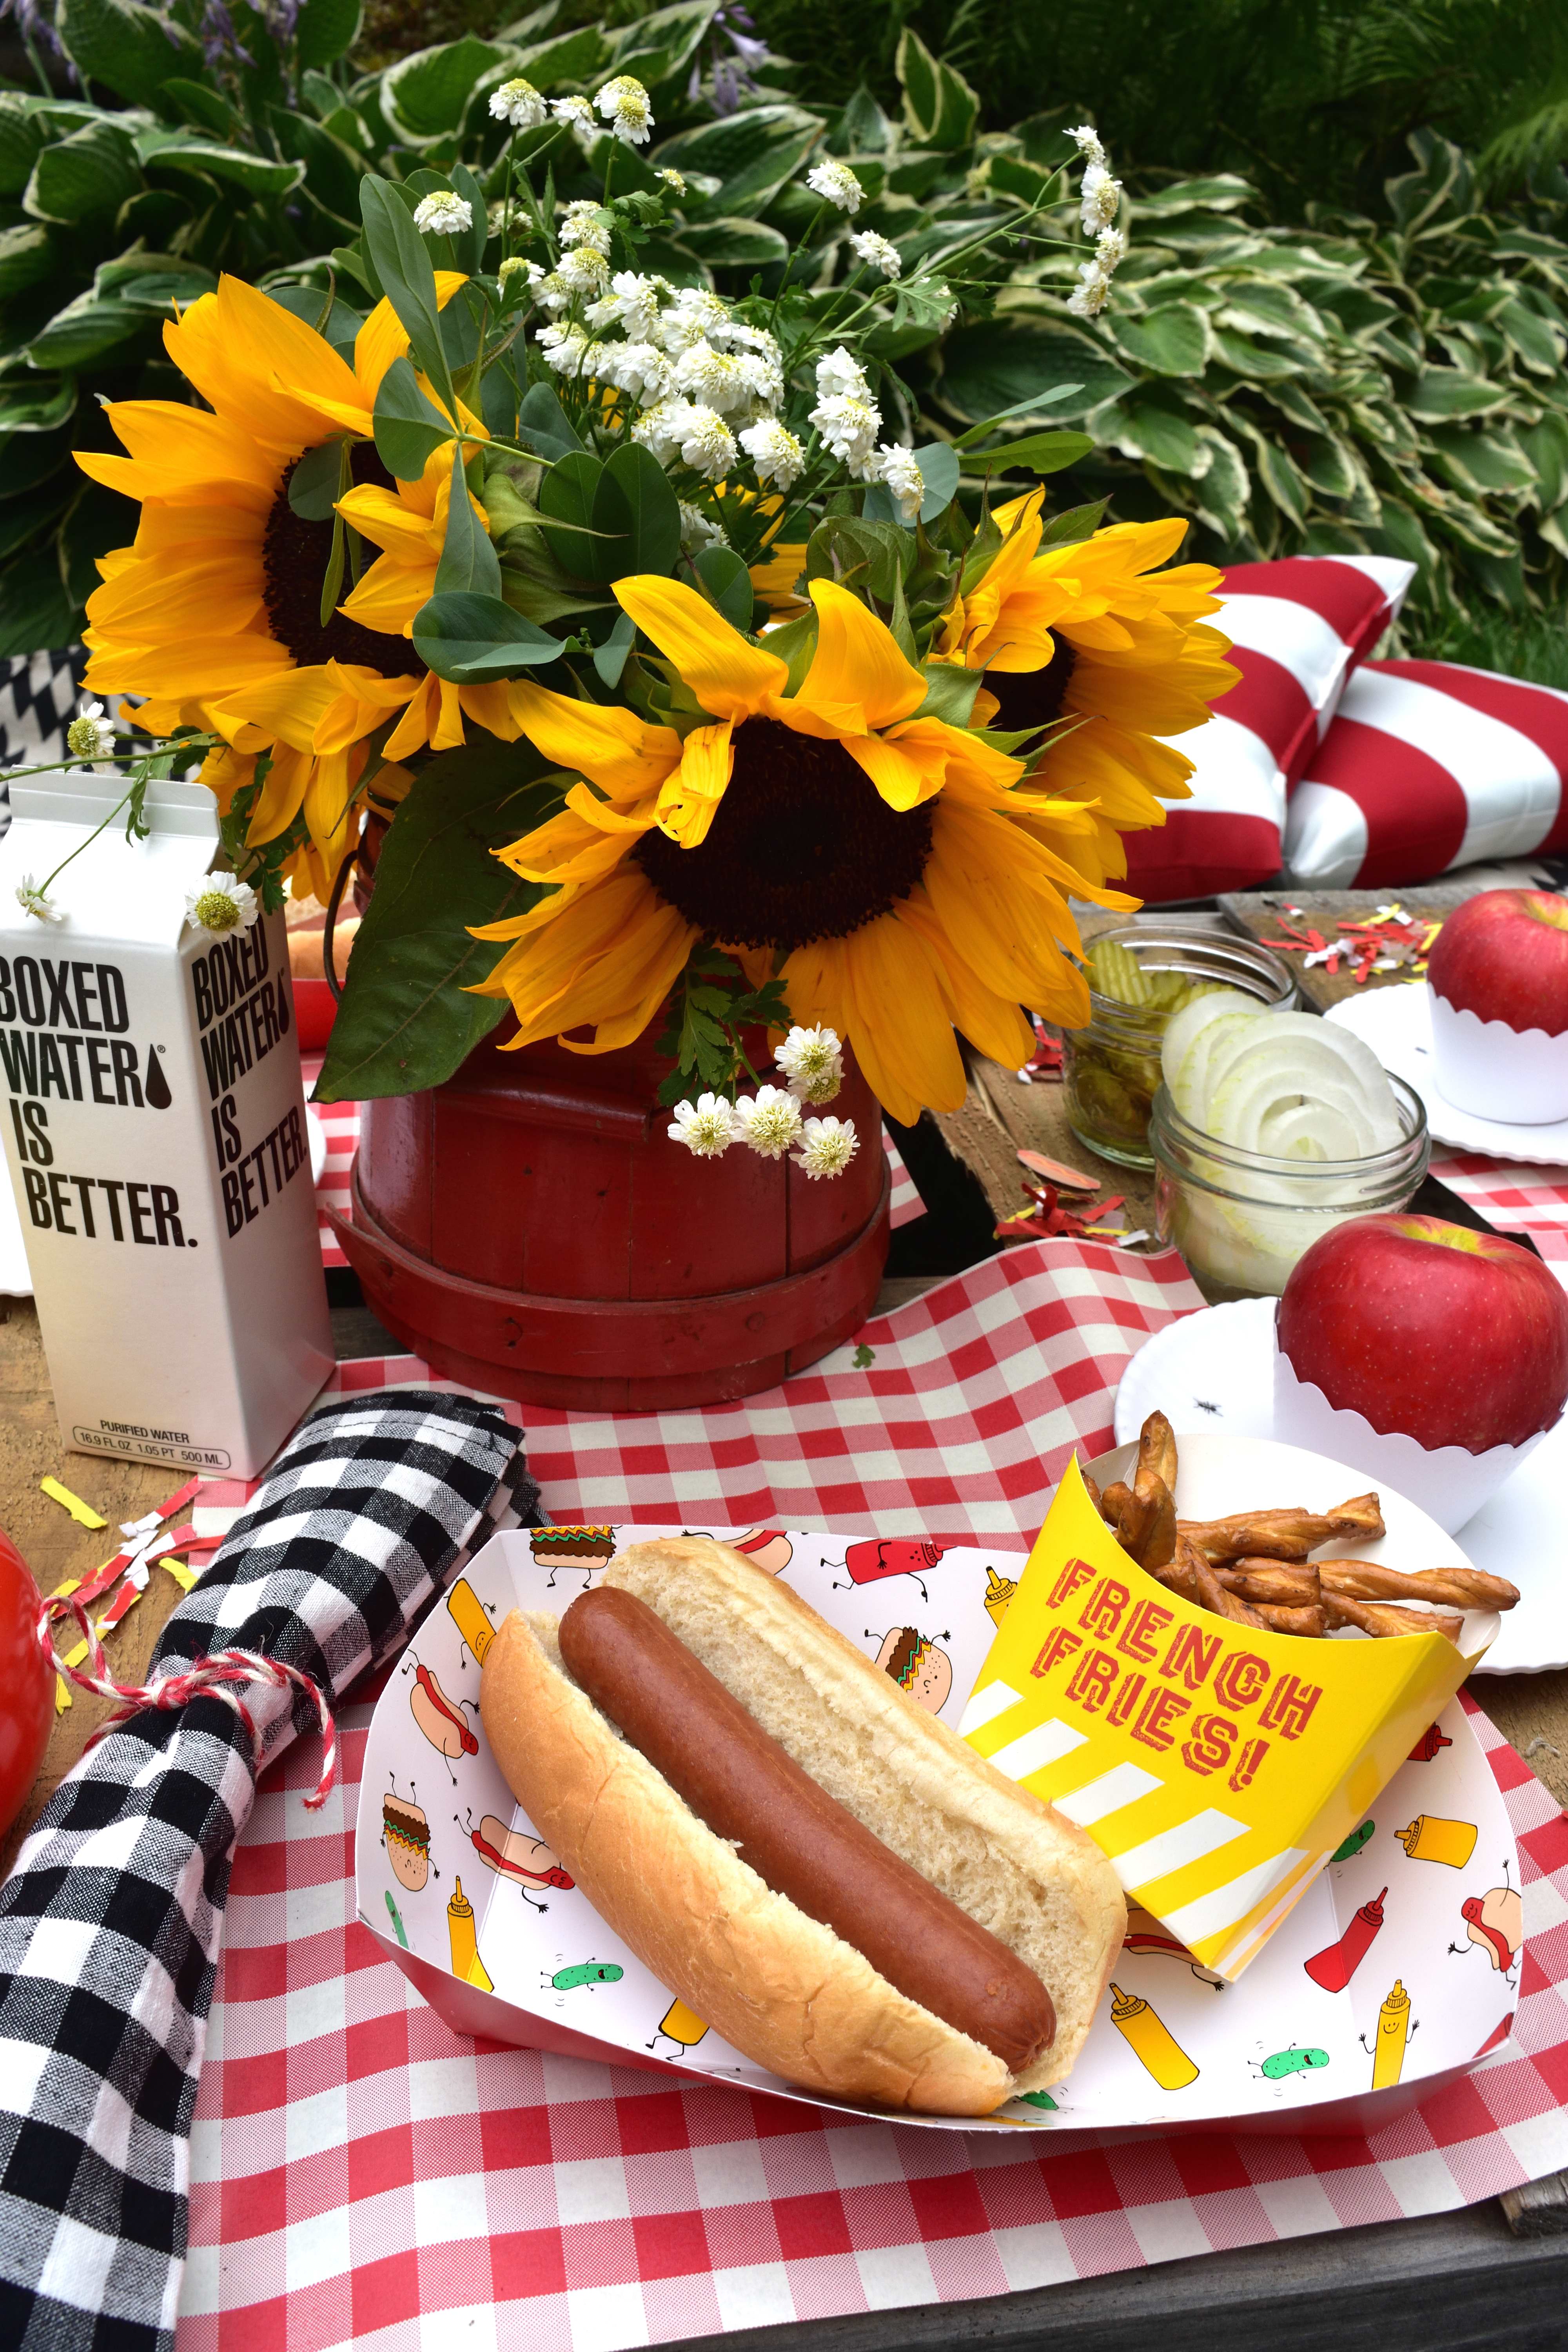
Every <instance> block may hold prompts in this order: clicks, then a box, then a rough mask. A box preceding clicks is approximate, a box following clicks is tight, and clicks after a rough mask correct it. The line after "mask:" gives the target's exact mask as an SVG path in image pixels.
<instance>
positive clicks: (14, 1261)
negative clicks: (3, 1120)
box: [0, 1103, 327, 1298]
mask: <svg viewBox="0 0 1568 2352" xmlns="http://www.w3.org/2000/svg"><path fill="white" fill-rule="evenodd" d="M305 1133H306V1136H307V1138H308V1139H309V1141H310V1181H311V1183H312V1184H319V1183H320V1182H321V1171H322V1169H323V1168H324V1167H325V1166H326V1164H327V1130H326V1129H325V1128H324V1127H323V1126H322V1125H321V1120H320V1119H319V1118H317V1116H316V1114H315V1112H314V1111H313V1110H312V1109H311V1108H310V1105H309V1104H308V1103H307V1105H306V1106H305ZM32 1295H33V1277H32V1275H31V1273H30V1271H29V1270H28V1266H27V1246H26V1242H25V1241H24V1240H23V1238H22V1221H21V1219H20V1217H19V1216H18V1215H17V1214H16V1194H15V1192H13V1191H12V1189H11V1175H10V1171H9V1170H8V1169H0V1298H31V1297H32Z"/></svg>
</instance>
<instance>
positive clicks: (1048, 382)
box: [938, 319, 1132, 422]
mask: <svg viewBox="0 0 1568 2352" xmlns="http://www.w3.org/2000/svg"><path fill="white" fill-rule="evenodd" d="M1131 382H1132V378H1131V376H1130V375H1129V374H1128V373H1127V371H1126V369H1125V368H1121V367H1118V365H1117V364H1116V362H1115V361H1114V360H1113V359H1112V358H1111V357H1110V354H1109V353H1108V352H1105V351H1104V350H1102V349H1101V347H1100V345H1099V344H1098V343H1095V342H1093V341H1090V339H1089V336H1087V335H1082V334H1079V332H1078V331H1077V330H1076V329H1075V328H1072V327H1068V326H1065V325H1062V326H1059V325H1057V324H1055V323H1054V322H1053V323H1050V324H1047V323H1046V322H1044V321H1043V320H1033V319H1029V320H1024V319H1019V320H1000V319H999V320H987V321H986V322H985V323H984V324H983V325H978V326H970V327H960V328H959V329H957V331H955V332H954V333H953V334H952V335H950V336H949V338H948V340H947V341H946V343H945V344H944V346H943V348H942V375H941V378H940V382H939V386H938V391H939V396H940V398H941V399H942V404H943V405H944V406H946V407H948V408H951V409H952V411H953V412H954V413H955V414H956V415H959V416H961V417H963V419H964V420H965V422H968V420H969V419H971V418H973V419H975V420H977V421H978V420H979V419H981V418H985V419H987V420H994V418H995V417H996V416H997V415H1004V414H1011V415H1016V414H1018V413H1020V412H1021V411H1025V412H1028V413H1030V414H1036V415H1037V414H1038V413H1039V412H1040V411H1041V410H1043V408H1044V407H1045V405H1046V396H1047V394H1055V393H1057V392H1058V391H1059V390H1060V389H1061V388H1062V387H1064V386H1066V385H1067V384H1069V383H1070V384H1076V385H1077V387H1078V389H1077V391H1076V392H1075V393H1072V394H1068V396H1067V397H1066V398H1064V399H1062V400H1060V401H1059V402H1058V403H1057V405H1059V407H1060V409H1061V412H1062V414H1063V415H1066V416H1069V417H1074V418H1077V417H1083V416H1087V415H1088V414H1089V410H1090V409H1091V408H1098V407H1099V406H1100V403H1101V402H1102V401H1105V400H1110V399H1113V398H1114V397H1115V396H1116V395H1117V394H1119V393H1121V392H1122V391H1124V390H1125V389H1126V388H1127V386H1128V385H1130V384H1131ZM1031 395H1033V397H1032V398H1031Z"/></svg>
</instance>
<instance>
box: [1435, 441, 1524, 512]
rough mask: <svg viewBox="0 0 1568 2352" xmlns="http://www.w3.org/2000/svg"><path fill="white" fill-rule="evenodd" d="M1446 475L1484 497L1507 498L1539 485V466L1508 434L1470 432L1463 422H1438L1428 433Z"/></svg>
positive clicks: (1459, 484)
mask: <svg viewBox="0 0 1568 2352" xmlns="http://www.w3.org/2000/svg"><path fill="white" fill-rule="evenodd" d="M1426 438H1427V441H1428V442H1429V444H1430V445H1431V447H1432V449H1433V451H1434V452H1435V454H1436V459H1437V463H1438V466H1439V467H1440V468H1441V470H1442V472H1443V474H1444V476H1445V477H1446V478H1447V480H1448V481H1450V482H1453V483H1455V484H1456V485H1457V486H1458V488H1460V489H1462V490H1473V491H1476V492H1479V494H1480V495H1481V496H1482V497H1483V498H1486V497H1497V496H1503V497H1506V496H1508V495H1509V494H1510V493H1511V492H1517V491H1521V490H1531V489H1534V488H1535V487H1536V481H1537V477H1536V469H1535V467H1534V465H1533V464H1532V462H1531V459H1530V458H1529V457H1527V456H1526V455H1525V452H1524V450H1523V449H1522V448H1521V446H1519V444H1518V443H1517V442H1516V441H1514V440H1513V439H1512V438H1511V436H1509V435H1508V434H1506V433H1501V432H1497V433H1485V432H1482V433H1468V432H1466V430H1465V429H1464V427H1463V426H1462V425H1436V426H1435V427H1434V428H1433V430H1432V431H1431V432H1430V433H1428V435H1427V436H1426Z"/></svg>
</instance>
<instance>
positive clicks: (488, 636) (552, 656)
mask: <svg viewBox="0 0 1568 2352" xmlns="http://www.w3.org/2000/svg"><path fill="white" fill-rule="evenodd" d="M414 650H415V652H416V654H417V655H418V656H419V658H420V660H421V661H422V662H423V663H424V664H425V666H426V669H432V670H434V671H435V673H436V675H437V677H445V678H450V679H452V680H453V681H454V682H455V683H456V684H458V685H459V686H471V685H475V684H482V683H483V682H484V681H485V680H486V679H489V678H494V677H511V676H512V675H513V674H514V673H515V672H518V671H521V670H527V669H537V668H539V667H541V666H542V665H544V664H548V663H550V662H552V661H558V660H559V659H560V657H561V640H560V638H559V637H552V636H549V635H546V633H545V631H544V630H542V629H541V628H537V627H536V626H535V625H534V624H533V623H532V622H531V621H525V620H524V619H523V618H522V616H521V614H518V613H514V612H513V611H512V609H511V606H510V604H502V602H501V600H500V597H499V596H492V595H490V594H489V593H487V592H479V593H469V592H467V591H463V590H456V589H453V590H447V589H443V588H441V586H440V585H439V574H437V593H435V595H434V596H432V597H431V598H430V599H429V600H428V602H427V603H426V604H422V605H421V606H420V608H419V611H418V613H417V614H416V615H415V621H414ZM610 682H611V683H614V681H613V680H612V681H610Z"/></svg>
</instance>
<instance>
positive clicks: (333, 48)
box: [294, 0, 360, 70]
mask: <svg viewBox="0 0 1568 2352" xmlns="http://www.w3.org/2000/svg"><path fill="white" fill-rule="evenodd" d="M359 23H360V0H303V5H302V6H301V8H300V14H299V16H298V17H297V18H296V19H295V23H294V43H295V52H294V53H295V55H296V57H297V58H299V60H300V68H301V69H302V70H309V69H310V68H312V67H315V68H321V67H322V66H330V65H335V64H336V62H337V60H338V58H342V57H346V56H347V55H348V53H349V51H350V50H351V49H352V48H353V45H354V43H355V41H356V40H357V39H358V38H359Z"/></svg>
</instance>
